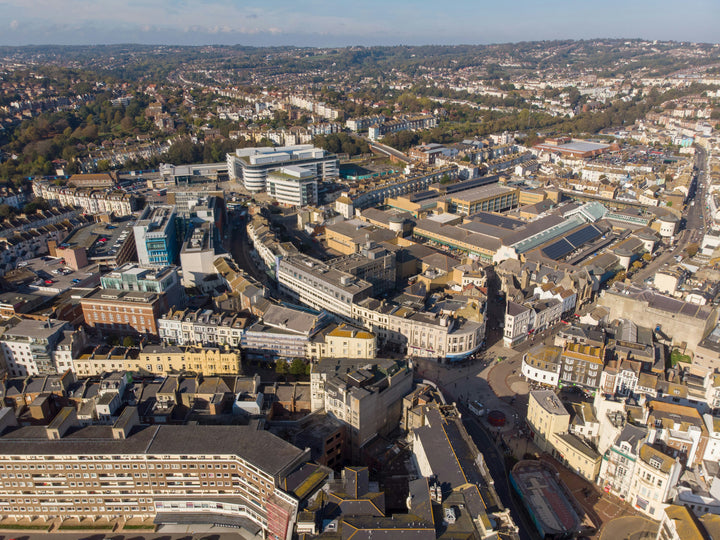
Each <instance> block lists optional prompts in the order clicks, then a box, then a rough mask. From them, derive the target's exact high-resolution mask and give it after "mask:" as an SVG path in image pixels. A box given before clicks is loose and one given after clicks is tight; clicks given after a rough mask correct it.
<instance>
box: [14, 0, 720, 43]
mask: <svg viewBox="0 0 720 540" xmlns="http://www.w3.org/2000/svg"><path fill="white" fill-rule="evenodd" d="M601 37H602V38H643V39H657V40H675V41H693V42H710V43H718V42H720V0H682V1H677V0H673V1H670V0H594V1H591V0H493V1H489V0H474V1H473V0H451V1H449V2H442V1H438V0H432V1H430V0H359V1H353V2H347V1H345V0H335V1H331V0H262V1H260V0H0V45H30V44H36V45H41V44H42V45H44V44H58V45H93V44H112V43H141V44H171V45H209V44H216V45H235V44H240V45H254V46H277V45H297V46H315V47H327V46H345V45H366V46H368V45H426V44H450V45H452V44H483V43H506V42H518V41H535V40H552V39H592V38H601Z"/></svg>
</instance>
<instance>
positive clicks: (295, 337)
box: [242, 306, 329, 361]
mask: <svg viewBox="0 0 720 540" xmlns="http://www.w3.org/2000/svg"><path fill="white" fill-rule="evenodd" d="M328 318H329V317H328V315H327V313H319V314H315V313H308V312H305V311H300V310H299V309H292V308H288V307H284V306H270V307H269V308H268V309H267V311H266V312H265V313H264V314H263V316H262V317H261V319H260V320H259V321H258V322H256V323H255V324H253V325H252V326H250V327H248V328H246V329H245V331H244V332H243V336H242V348H243V350H244V351H245V354H246V355H247V356H248V358H252V359H258V360H265V361H270V360H275V359H277V358H305V357H306V355H307V352H308V349H309V347H310V344H311V340H312V337H313V336H314V335H315V334H316V333H317V332H318V331H320V330H321V329H322V328H323V327H324V326H325V325H326V324H327V323H328Z"/></svg>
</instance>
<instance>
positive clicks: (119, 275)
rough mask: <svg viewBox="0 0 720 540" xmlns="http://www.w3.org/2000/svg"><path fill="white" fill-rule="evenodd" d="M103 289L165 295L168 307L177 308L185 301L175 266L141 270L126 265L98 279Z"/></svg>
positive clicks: (137, 267) (130, 264)
mask: <svg viewBox="0 0 720 540" xmlns="http://www.w3.org/2000/svg"><path fill="white" fill-rule="evenodd" d="M100 285H101V287H102V288H103V289H117V290H123V291H142V292H154V293H158V294H159V293H165V297H166V299H167V303H168V305H169V306H174V307H178V306H181V305H182V304H183V303H184V301H185V291H184V290H183V287H182V285H181V284H180V276H179V275H178V268H177V266H166V267H163V268H155V269H149V268H141V267H139V266H138V265H137V264H134V263H127V264H124V265H123V266H121V267H119V268H116V269H115V270H113V271H112V272H109V273H107V274H105V275H104V276H101V277H100Z"/></svg>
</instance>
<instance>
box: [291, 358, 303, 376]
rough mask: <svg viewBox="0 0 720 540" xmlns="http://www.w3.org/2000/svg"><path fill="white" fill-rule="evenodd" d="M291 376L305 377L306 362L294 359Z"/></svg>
mask: <svg viewBox="0 0 720 540" xmlns="http://www.w3.org/2000/svg"><path fill="white" fill-rule="evenodd" d="M290 375H305V360H303V359H302V358H293V361H292V363H291V364H290Z"/></svg>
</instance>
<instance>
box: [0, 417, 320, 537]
mask: <svg viewBox="0 0 720 540" xmlns="http://www.w3.org/2000/svg"><path fill="white" fill-rule="evenodd" d="M308 457H309V451H305V452H303V451H302V450H299V449H298V448H296V447H294V446H293V445H291V444H289V443H287V442H285V441H284V440H282V439H280V438H278V437H276V436H274V435H272V434H271V433H269V432H267V431H258V430H256V429H254V428H252V427H248V426H202V425H201V426H142V425H139V420H138V412H137V409H136V408H134V407H128V408H126V409H125V411H123V413H122V414H121V415H120V417H119V418H118V420H117V421H116V422H115V423H114V424H113V425H112V426H88V427H84V428H79V426H78V422H77V415H76V413H75V409H74V408H65V409H62V410H61V411H60V413H58V415H57V416H56V417H55V418H54V419H53V421H52V422H51V423H50V424H49V425H48V426H47V427H43V426H28V427H15V428H13V427H11V428H9V429H5V430H4V433H3V434H2V435H1V436H0V470H2V473H3V474H2V475H0V485H2V489H1V490H0V492H1V493H0V503H1V504H2V505H3V508H4V510H3V514H4V515H6V516H10V517H17V518H22V517H27V516H28V515H33V516H39V517H42V518H46V519H53V518H56V517H57V516H63V517H66V518H76V519H84V518H88V517H92V518H97V517H101V516H102V517H107V518H110V519H113V518H125V519H130V518H153V519H154V521H155V522H156V523H157V524H161V525H162V524H181V523H188V522H189V523H206V524H208V525H210V524H213V523H223V524H224V525H225V526H230V527H237V528H244V529H246V530H247V531H248V532H252V533H261V534H263V535H264V536H265V537H266V538H272V539H275V540H281V539H282V540H287V539H289V538H290V535H291V533H292V525H293V522H294V520H295V515H296V513H297V505H298V502H297V499H296V498H295V497H294V496H292V495H291V494H289V493H286V492H285V491H283V490H282V489H281V486H283V485H284V483H285V480H286V478H287V477H288V475H290V474H291V473H292V472H293V471H294V470H296V469H297V468H298V467H300V466H301V465H302V464H303V463H305V462H306V461H307V459H308Z"/></svg>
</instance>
